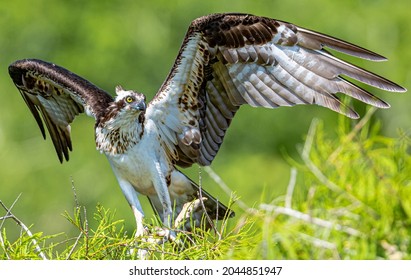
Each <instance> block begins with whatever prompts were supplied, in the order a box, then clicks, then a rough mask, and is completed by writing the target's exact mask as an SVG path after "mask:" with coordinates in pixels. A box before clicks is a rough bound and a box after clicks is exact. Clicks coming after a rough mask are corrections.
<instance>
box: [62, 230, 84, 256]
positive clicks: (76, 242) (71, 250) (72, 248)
mask: <svg viewBox="0 0 411 280" xmlns="http://www.w3.org/2000/svg"><path fill="white" fill-rule="evenodd" d="M82 235H83V232H82V231H80V234H79V235H78V236H77V238H76V241H75V242H74V244H73V247H71V249H70V252H69V253H68V255H67V257H66V260H68V259H70V257H71V255H72V254H73V252H74V249H75V248H76V247H77V244H78V242H79V241H80V238H81V236H82Z"/></svg>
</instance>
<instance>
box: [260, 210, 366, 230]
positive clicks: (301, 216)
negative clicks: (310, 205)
mask: <svg viewBox="0 0 411 280" xmlns="http://www.w3.org/2000/svg"><path fill="white" fill-rule="evenodd" d="M260 209H263V210H265V211H272V212H274V213H277V214H284V215H287V216H290V217H294V218H296V219H299V220H303V221H305V222H307V223H310V224H313V225H317V226H320V227H324V228H328V229H334V230H337V231H342V232H345V233H347V234H349V235H353V236H360V235H362V233H361V232H360V231H358V230H356V229H354V228H351V227H346V226H342V225H340V224H336V223H332V222H329V221H326V220H323V219H320V218H316V217H312V216H310V215H308V214H305V213H302V212H300V211H297V210H294V209H291V208H285V207H281V206H275V205H269V204H260Z"/></svg>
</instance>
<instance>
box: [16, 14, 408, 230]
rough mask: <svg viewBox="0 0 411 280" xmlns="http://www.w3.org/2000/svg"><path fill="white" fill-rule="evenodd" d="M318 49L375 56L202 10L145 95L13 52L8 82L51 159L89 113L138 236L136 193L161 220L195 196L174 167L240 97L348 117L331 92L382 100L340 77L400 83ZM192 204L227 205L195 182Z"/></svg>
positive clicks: (312, 35) (309, 34) (186, 162)
mask: <svg viewBox="0 0 411 280" xmlns="http://www.w3.org/2000/svg"><path fill="white" fill-rule="evenodd" d="M327 49H330V50H334V51H337V52H341V53H345V54H348V55H351V56H354V57H358V58H362V59H367V60H373V61H384V60H386V59H385V58H384V57H383V56H380V55H378V54H376V53H374V52H372V51H369V50H367V49H364V48H362V47H359V46H356V45H354V44H351V43H348V42H346V41H343V40H340V39H337V38H334V37H331V36H328V35H325V34H322V33H318V32H315V31H312V30H309V29H305V28H302V27H299V26H297V25H294V24H291V23H288V22H284V21H280V20H275V19H271V18H266V17H259V16H254V15H249V14H212V15H208V16H204V17H200V18H198V19H195V20H194V21H193V22H192V23H191V24H190V26H189V28H188V31H187V33H186V36H185V38H184V40H183V43H182V46H181V48H180V51H179V53H178V55H177V58H176V60H175V62H174V65H173V67H172V69H171V71H170V73H169V75H168V76H167V78H166V79H165V81H164V83H163V84H162V86H161V87H160V89H159V90H158V92H157V94H156V95H155V97H154V98H153V100H151V101H150V102H149V103H146V98H145V96H144V95H143V94H142V93H139V92H136V91H133V90H125V89H123V88H122V87H121V86H117V87H116V96H115V97H112V96H111V95H110V94H108V93H107V92H106V91H104V90H102V89H100V88H98V87H97V86H95V85H93V84H92V83H90V82H89V81H87V80H85V79H83V78H81V77H79V76H77V75H76V74H74V73H72V72H70V71H68V70H66V69H64V68H62V67H60V66H57V65H55V64H52V63H48V62H44V61H41V60H37V59H24V60H18V61H16V62H14V63H12V64H11V65H10V66H9V73H10V76H11V78H12V79H13V82H14V84H15V85H16V87H17V88H18V90H19V91H20V93H21V95H22V96H23V99H24V101H25V102H26V105H27V106H28V107H29V109H30V111H31V113H32V114H33V116H34V118H35V119H36V121H37V124H38V126H39V127H40V130H41V132H42V134H43V137H45V135H46V134H45V128H44V125H43V122H44V123H45V124H46V127H47V129H48V131H49V134H50V137H51V140H52V141H53V144H54V147H55V150H56V152H57V156H58V158H59V160H60V161H61V162H63V161H64V159H66V160H68V159H69V151H71V150H72V143H71V139H70V124H71V122H72V121H73V120H74V118H75V116H76V115H78V114H80V113H83V112H85V113H86V114H87V115H89V116H91V117H93V118H94V119H95V142H96V147H97V150H99V151H100V152H101V153H103V154H105V155H106V157H107V159H108V161H109V162H110V164H111V167H112V169H113V172H114V174H115V176H116V177H117V180H118V183H119V185H120V187H121V190H122V192H123V193H124V195H125V197H126V199H127V201H128V203H129V204H130V206H131V208H132V210H133V213H134V216H135V218H136V222H137V229H136V235H137V236H141V235H144V233H145V229H144V226H143V217H144V212H143V209H142V207H141V205H140V202H139V200H138V197H137V194H141V195H145V196H147V197H148V198H149V200H150V202H151V205H152V206H153V208H154V209H155V211H156V213H157V214H158V215H159V216H160V218H161V220H162V223H163V225H164V227H165V228H172V227H173V219H175V215H173V213H179V211H181V210H182V209H183V206H184V205H186V203H188V202H191V201H193V200H195V199H198V198H199V196H200V195H201V194H200V193H199V191H200V189H199V187H198V186H197V185H196V183H194V182H193V181H192V180H190V179H189V178H188V177H186V176H185V175H184V174H183V173H182V172H180V171H179V170H178V169H177V168H178V167H189V166H191V165H193V164H199V165H200V166H206V165H210V164H211V162H212V161H213V159H214V157H215V156H216V155H217V152H218V150H219V149H220V146H221V144H222V142H223V139H224V135H225V133H226V131H227V129H228V127H229V125H230V123H231V120H232V119H233V118H234V115H235V114H236V112H237V110H238V109H239V108H240V106H241V105H243V104H248V105H251V106H253V107H265V108H276V107H279V106H294V105H299V104H316V105H319V106H323V107H326V108H329V109H331V110H334V111H336V112H338V113H341V114H344V115H346V116H348V117H350V118H358V117H359V116H358V114H357V113H356V112H355V111H354V110H353V109H352V108H349V107H348V106H347V105H345V104H343V103H342V102H341V101H340V100H339V99H338V97H337V96H336V94H337V93H343V94H346V95H348V96H350V97H352V98H355V99H358V100H360V101H362V102H364V103H367V104H370V105H372V106H375V107H379V108H388V107H389V105H388V104H387V103H386V102H384V101H382V100H381V99H379V98H378V97H376V96H374V95H373V94H371V93H370V92H368V91H366V90H365V89H363V88H361V87H360V86H358V85H356V84H353V83H352V82H350V81H348V80H347V79H345V78H344V76H346V77H349V78H351V79H353V80H357V81H359V82H360V84H361V83H365V84H368V85H370V86H372V87H375V88H380V89H383V90H387V91H393V92H404V91H405V89H404V88H403V87H401V86H399V85H398V84H396V83H394V82H391V81H389V80H388V79H386V78H384V77H381V76H379V75H376V74H373V73H371V72H369V71H367V70H364V69H362V68H360V67H357V66H355V65H353V64H350V63H348V62H346V61H343V60H341V59H339V58H337V57H335V56H334V55H332V54H331V53H330V52H329V51H328V50H327ZM202 196H203V198H204V199H203V201H204V203H203V205H202V207H198V208H197V209H196V210H195V211H193V213H192V215H193V217H194V218H193V220H194V221H196V224H195V226H198V223H199V221H200V220H201V217H202V216H203V214H204V213H205V212H207V214H208V215H209V217H210V218H211V219H213V220H214V219H215V220H217V219H222V218H223V217H224V216H225V215H226V216H232V215H233V213H232V212H231V211H230V210H228V209H227V207H226V206H224V205H223V204H221V203H220V202H218V200H217V199H215V198H213V197H212V196H211V195H210V194H208V193H206V192H205V191H203V193H202Z"/></svg>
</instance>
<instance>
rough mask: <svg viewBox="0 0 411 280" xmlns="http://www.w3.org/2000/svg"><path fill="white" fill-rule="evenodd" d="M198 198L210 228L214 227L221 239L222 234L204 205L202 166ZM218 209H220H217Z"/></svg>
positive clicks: (199, 176)
mask: <svg viewBox="0 0 411 280" xmlns="http://www.w3.org/2000/svg"><path fill="white" fill-rule="evenodd" d="M198 189H199V190H198V198H199V202H200V203H201V207H203V212H204V215H205V216H206V219H207V222H208V223H209V224H210V226H211V227H212V229H213V231H214V232H215V233H216V234H217V235H218V238H219V239H221V234H220V233H219V232H218V230H217V228H216V226H215V223H214V222H213V220H212V219H211V218H210V215H208V212H207V209H206V207H205V205H204V198H203V177H202V173H201V166H199V168H198ZM217 206H218V201H217ZM217 209H218V207H217ZM217 217H218V216H217Z"/></svg>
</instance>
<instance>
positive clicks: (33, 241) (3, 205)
mask: <svg viewBox="0 0 411 280" xmlns="http://www.w3.org/2000/svg"><path fill="white" fill-rule="evenodd" d="M20 196H21V194H20V195H19V196H18V197H17V198H16V200H15V201H14V202H13V204H12V205H11V207H10V208H8V207H6V205H5V204H4V203H3V202H2V201H1V200H0V205H1V206H2V207H3V208H4V209H5V210H6V212H7V213H6V215H5V216H4V217H8V218H10V219H12V220H14V221H15V222H16V223H17V224H18V225H19V226H20V227H21V228H22V229H23V230H24V231H25V232H26V234H27V235H28V236H29V237H31V242H32V243H33V245H34V247H35V248H36V252H37V253H38V255H39V256H40V257H41V258H42V259H43V260H47V257H46V255H45V254H44V253H43V252H42V251H41V248H40V246H39V245H38V243H37V241H36V239H35V238H34V236H33V234H32V233H31V231H30V230H29V228H28V227H27V226H26V225H25V224H24V223H23V222H22V221H20V220H19V219H18V218H17V217H16V216H15V215H13V213H11V209H12V208H13V206H14V205H15V203H16V202H17V200H18V199H19V198H20ZM4 220H5V219H4ZM3 222H4V221H3ZM3 222H2V225H3ZM2 241H3V240H2Z"/></svg>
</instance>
